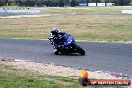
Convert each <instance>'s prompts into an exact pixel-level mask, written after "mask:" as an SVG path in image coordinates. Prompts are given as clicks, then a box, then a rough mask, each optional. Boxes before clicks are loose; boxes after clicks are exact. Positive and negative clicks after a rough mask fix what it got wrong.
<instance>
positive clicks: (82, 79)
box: [80, 77, 90, 86]
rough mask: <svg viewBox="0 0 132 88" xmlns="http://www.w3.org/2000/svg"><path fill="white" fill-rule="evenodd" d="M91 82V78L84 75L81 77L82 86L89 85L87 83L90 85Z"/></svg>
mask: <svg viewBox="0 0 132 88" xmlns="http://www.w3.org/2000/svg"><path fill="white" fill-rule="evenodd" d="M89 83H90V82H89V79H88V78H87V77H83V78H81V79H80V84H81V86H87V85H89Z"/></svg>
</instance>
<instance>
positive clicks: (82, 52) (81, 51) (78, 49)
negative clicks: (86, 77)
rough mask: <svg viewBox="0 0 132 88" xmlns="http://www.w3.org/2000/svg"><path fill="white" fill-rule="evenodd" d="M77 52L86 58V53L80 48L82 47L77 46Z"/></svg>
mask: <svg viewBox="0 0 132 88" xmlns="http://www.w3.org/2000/svg"><path fill="white" fill-rule="evenodd" d="M76 50H77V52H78V53H79V54H81V55H82V56H84V55H85V51H84V50H83V49H82V48H81V47H80V46H78V45H77V46H76Z"/></svg>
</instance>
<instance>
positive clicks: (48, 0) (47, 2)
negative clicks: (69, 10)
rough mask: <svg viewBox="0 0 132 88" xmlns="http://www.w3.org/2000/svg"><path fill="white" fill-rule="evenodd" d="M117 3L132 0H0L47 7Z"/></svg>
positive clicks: (1, 2)
mask: <svg viewBox="0 0 132 88" xmlns="http://www.w3.org/2000/svg"><path fill="white" fill-rule="evenodd" d="M81 2H84V3H98V2H103V3H108V2H110V3H115V5H118V6H125V5H129V3H132V0H0V6H12V5H18V6H47V7H55V6H58V7H63V6H78V5H79V3H81Z"/></svg>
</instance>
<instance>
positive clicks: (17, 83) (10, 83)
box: [0, 64, 125, 88]
mask: <svg viewBox="0 0 132 88" xmlns="http://www.w3.org/2000/svg"><path fill="white" fill-rule="evenodd" d="M0 69H1V70H0V88H80V87H81V86H80V84H79V80H78V79H75V78H73V77H60V76H48V75H42V74H41V75H40V74H39V73H33V72H30V71H27V70H22V69H15V68H13V65H4V64H0ZM92 88H125V87H120V86H93V87H92Z"/></svg>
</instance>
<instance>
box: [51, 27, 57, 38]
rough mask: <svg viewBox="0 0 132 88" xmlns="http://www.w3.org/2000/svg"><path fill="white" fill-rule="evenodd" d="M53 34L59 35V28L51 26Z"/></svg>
mask: <svg viewBox="0 0 132 88" xmlns="http://www.w3.org/2000/svg"><path fill="white" fill-rule="evenodd" d="M51 34H52V35H54V36H57V35H58V30H57V28H51Z"/></svg>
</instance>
